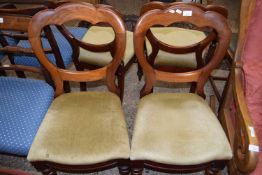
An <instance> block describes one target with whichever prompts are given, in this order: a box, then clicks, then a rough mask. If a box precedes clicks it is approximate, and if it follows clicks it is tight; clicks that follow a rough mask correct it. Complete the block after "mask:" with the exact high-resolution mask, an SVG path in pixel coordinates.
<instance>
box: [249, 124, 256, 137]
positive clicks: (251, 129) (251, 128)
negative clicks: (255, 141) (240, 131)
mask: <svg viewBox="0 0 262 175" xmlns="http://www.w3.org/2000/svg"><path fill="white" fill-rule="evenodd" d="M248 128H249V130H250V135H251V137H255V129H254V127H252V126H249V127H248Z"/></svg>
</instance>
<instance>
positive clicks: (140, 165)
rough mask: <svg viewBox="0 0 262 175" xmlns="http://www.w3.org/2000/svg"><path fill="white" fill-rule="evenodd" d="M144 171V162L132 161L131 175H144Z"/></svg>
mask: <svg viewBox="0 0 262 175" xmlns="http://www.w3.org/2000/svg"><path fill="white" fill-rule="evenodd" d="M143 170H144V162H143V161H132V162H131V175H142V174H143Z"/></svg>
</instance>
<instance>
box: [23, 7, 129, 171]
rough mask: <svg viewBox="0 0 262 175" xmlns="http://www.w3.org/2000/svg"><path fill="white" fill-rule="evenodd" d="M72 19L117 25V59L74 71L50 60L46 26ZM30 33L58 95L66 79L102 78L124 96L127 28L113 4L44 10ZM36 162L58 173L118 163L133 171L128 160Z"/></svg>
mask: <svg viewBox="0 0 262 175" xmlns="http://www.w3.org/2000/svg"><path fill="white" fill-rule="evenodd" d="M86 14H89V15H86ZM71 20H80V21H82V20H83V21H88V22H90V23H92V24H97V23H101V22H103V23H108V24H109V25H110V26H112V27H113V29H114V31H115V36H116V38H115V44H116V46H117V49H116V50H115V53H114V59H113V61H112V62H111V63H110V64H109V65H106V66H105V67H102V68H99V69H96V70H89V71H70V70H64V69H61V68H59V67H56V66H55V65H53V64H52V63H50V62H49V60H48V59H47V57H46V55H45V54H44V50H43V48H42V46H41V31H42V29H43V28H44V27H46V26H48V25H62V24H63V23H65V22H67V21H71ZM28 33H29V40H30V42H31V45H32V46H33V50H34V52H35V54H36V56H37V57H38V59H39V61H40V62H41V63H42V65H43V66H44V67H45V68H46V69H47V70H48V72H50V74H51V76H52V78H53V80H54V82H55V87H56V91H55V95H56V96H59V95H61V94H63V93H64V90H63V81H75V82H93V81H97V80H102V79H104V80H105V81H106V85H107V87H108V90H109V91H110V92H112V93H115V94H117V95H118V96H120V89H119V87H118V86H117V85H116V83H115V80H116V75H115V74H116V72H117V69H118V67H119V65H120V63H121V59H122V58H123V55H124V50H125V45H126V31H125V26H124V23H123V21H122V19H121V18H120V17H119V16H118V15H117V14H116V13H115V12H114V11H113V10H112V9H111V8H106V7H105V6H99V5H98V6H93V5H91V4H88V3H78V4H66V5H64V6H60V7H59V8H56V9H54V10H47V11H43V12H41V13H38V14H37V15H35V16H34V17H33V18H32V21H31V23H30V25H29V30H28ZM32 164H33V165H34V166H35V167H36V168H37V169H38V170H39V171H41V172H43V173H44V174H56V171H57V170H59V171H65V172H77V173H81V172H94V171H99V170H105V169H108V168H112V167H115V166H118V167H119V172H120V174H122V175H127V174H129V172H130V169H129V161H128V160H110V161H107V162H102V163H97V164H93V165H64V164H58V163H55V162H45V161H39V162H32Z"/></svg>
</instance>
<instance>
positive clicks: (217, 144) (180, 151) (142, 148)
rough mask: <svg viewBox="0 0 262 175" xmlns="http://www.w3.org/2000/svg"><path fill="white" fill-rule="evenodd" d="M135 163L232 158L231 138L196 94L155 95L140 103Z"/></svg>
mask: <svg viewBox="0 0 262 175" xmlns="http://www.w3.org/2000/svg"><path fill="white" fill-rule="evenodd" d="M130 156H131V160H150V161H155V162H159V163H166V164H173V165H174V164H175V165H195V164H200V163H205V162H209V161H212V160H224V159H231V157H232V152H231V148H230V145H229V142H228V140H227V137H226V135H225V133H224V131H223V129H222V127H221V125H220V123H219V121H218V120H217V118H216V116H215V115H214V114H213V112H212V110H211V109H210V108H209V106H208V104H207V103H206V102H205V101H204V100H203V99H202V98H201V97H199V96H198V95H196V94H190V93H188V94H174V93H173V94H170V93H153V94H150V95H147V96H145V97H143V98H142V99H141V101H140V103H139V106H138V111H137V116H136V121H135V128H134V133H133V138H132V144H131V155H130Z"/></svg>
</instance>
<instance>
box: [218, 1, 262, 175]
mask: <svg viewBox="0 0 262 175" xmlns="http://www.w3.org/2000/svg"><path fill="white" fill-rule="evenodd" d="M261 7H262V6H261V2H260V1H257V0H252V1H249V0H242V1H241V9H240V21H239V22H240V29H239V35H238V38H239V39H238V42H237V47H236V53H235V54H234V60H233V62H234V64H233V67H232V70H231V73H230V76H229V81H228V83H227V86H226V91H225V98H224V100H223V103H222V105H221V107H220V110H219V118H220V120H221V123H222V125H223V127H224V129H225V131H226V133H227V135H228V137H229V141H230V144H231V147H232V149H233V150H234V158H233V159H232V160H231V161H230V163H229V164H228V170H229V174H230V175H240V174H252V175H259V174H261V170H262V154H261V151H260V150H261V143H262V142H261V140H262V137H261V76H260V70H261V64H260V61H259V60H260V55H261V50H260V49H259V44H258V43H260V42H261V37H260V35H259V33H260V30H261V27H262V25H261V22H260V18H261V16H262V13H261Z"/></svg>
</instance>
